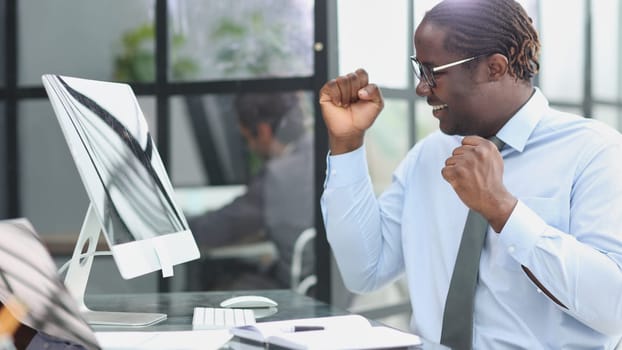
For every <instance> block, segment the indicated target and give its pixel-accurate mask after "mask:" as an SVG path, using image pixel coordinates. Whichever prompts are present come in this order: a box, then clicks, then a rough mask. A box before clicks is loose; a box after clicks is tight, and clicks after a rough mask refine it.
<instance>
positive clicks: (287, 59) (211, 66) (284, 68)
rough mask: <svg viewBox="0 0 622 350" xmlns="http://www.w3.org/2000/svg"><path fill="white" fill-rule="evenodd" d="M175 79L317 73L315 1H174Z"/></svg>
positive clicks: (172, 50) (171, 76) (171, 48)
mask: <svg viewBox="0 0 622 350" xmlns="http://www.w3.org/2000/svg"><path fill="white" fill-rule="evenodd" d="M168 5H169V6H168V8H169V15H170V16H169V18H170V22H169V63H170V65H169V79H170V80H172V81H194V80H229V79H255V78H266V77H294V76H296V77H299V76H311V75H312V74H313V32H314V27H313V21H314V12H313V11H314V1H313V0H257V1H243V0H232V1H220V0H207V1H206V0H169V1H168Z"/></svg>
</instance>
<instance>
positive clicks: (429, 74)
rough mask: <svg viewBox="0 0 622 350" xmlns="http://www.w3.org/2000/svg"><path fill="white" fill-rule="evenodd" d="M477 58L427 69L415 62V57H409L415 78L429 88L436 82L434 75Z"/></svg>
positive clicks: (434, 85)
mask: <svg viewBox="0 0 622 350" xmlns="http://www.w3.org/2000/svg"><path fill="white" fill-rule="evenodd" d="M479 57H481V55H479V56H473V57H469V58H465V59H462V60H459V61H454V62H451V63H447V64H444V65H442V66H436V67H428V66H426V65H423V64H421V62H419V60H417V57H415V56H410V62H411V63H412V65H413V70H414V71H415V76H416V77H417V79H419V80H423V81H424V82H425V83H426V84H428V86H429V87H431V88H433V87H436V80H435V79H434V73H436V72H440V71H442V70H445V69H447V68H451V67H455V66H457V65H461V64H463V63H467V62H469V61H473V60H474V59H476V58H479Z"/></svg>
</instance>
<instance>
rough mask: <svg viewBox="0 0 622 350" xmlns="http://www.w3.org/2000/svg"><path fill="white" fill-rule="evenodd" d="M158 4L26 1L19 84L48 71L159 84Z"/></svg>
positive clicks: (35, 81) (148, 0) (34, 81)
mask: <svg viewBox="0 0 622 350" xmlns="http://www.w3.org/2000/svg"><path fill="white" fill-rule="evenodd" d="M154 4H155V0H134V1H123V0H107V1H98V0H55V1H38V0H20V1H17V6H18V7H17V14H18V21H17V22H18V26H19V28H18V30H17V33H18V36H19V37H18V39H17V40H18V41H17V42H18V57H19V71H18V85H19V86H32V85H35V86H40V85H41V75H42V74H44V73H53V74H62V75H70V76H76V77H81V78H89V79H99V80H122V81H153V77H154V74H153V72H154V71H155V58H154V47H155V45H154V32H153V27H154V24H153V9H154V6H155V5H154Z"/></svg>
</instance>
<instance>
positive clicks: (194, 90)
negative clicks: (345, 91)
mask: <svg viewBox="0 0 622 350" xmlns="http://www.w3.org/2000/svg"><path fill="white" fill-rule="evenodd" d="M2 1H4V2H5V24H4V25H5V33H6V42H5V47H4V52H5V54H6V60H5V66H4V67H3V69H4V72H5V78H6V84H5V86H3V87H0V101H4V103H5V116H6V129H5V130H4V133H3V135H2V136H3V137H2V138H3V140H4V141H3V142H4V147H5V148H6V150H7V164H6V166H5V167H4V169H5V170H4V171H5V175H6V182H7V197H6V201H7V213H6V216H7V217H18V216H20V214H21V209H20V207H21V203H20V191H19V189H20V183H19V179H20V174H19V162H20V159H19V149H18V145H19V140H18V118H19V116H18V110H17V103H18V101H19V100H25V99H32V98H45V97H46V96H47V95H46V93H45V90H44V88H43V87H19V86H18V85H17V71H18V64H19V58H18V57H17V52H18V50H17V46H18V45H17V38H18V33H17V28H18V23H17V21H18V16H17V15H18V13H17V2H18V0H2ZM326 9H327V0H315V13H314V21H315V42H316V43H320V45H316V46H315V47H316V48H318V47H320V46H322V47H326V41H327V32H326V24H327V23H326V18H327V13H326ZM167 17H168V16H167V1H166V0H156V2H155V25H156V43H155V47H156V78H155V82H154V83H130V85H131V86H132V89H133V90H134V91H135V93H136V94H137V95H152V96H154V97H155V99H156V116H157V123H158V129H157V146H158V151H159V153H160V156H161V158H162V161H163V162H164V164H165V166H166V165H167V164H168V163H169V160H170V142H171V140H170V120H171V115H170V111H169V107H170V106H169V103H170V98H171V97H173V96H176V95H193V94H211V93H213V94H226V93H233V92H240V91H279V90H304V91H311V92H313V96H314V98H315V100H316V101H317V100H318V91H319V89H320V87H321V86H322V84H324V82H325V81H326V80H327V54H326V51H325V50H324V49H321V50H319V49H316V50H315V53H314V54H315V66H314V74H313V75H312V76H311V77H294V78H275V79H253V80H233V81H231V80H227V81H206V82H187V83H186V82H169V81H168V76H167V65H168V49H169V48H168V18H167ZM327 144H328V141H327V136H326V129H325V127H324V124H323V122H322V118H321V116H320V111H319V106H317V104H316V106H315V154H316V159H315V174H314V178H315V186H316V187H315V188H316V190H315V199H316V203H317V205H316V214H315V224H316V228H317V233H318V239H316V253H317V259H316V261H317V270H316V274H317V277H318V284H317V288H316V290H317V297H318V298H319V299H320V300H322V301H325V302H329V301H330V251H329V247H328V243H327V241H326V239H325V232H324V227H323V224H322V220H321V216H320V214H319V213H320V210H319V198H320V195H321V191H322V181H323V178H324V171H323V170H324V168H325V161H324V156H325V154H326V152H327V150H328V147H327ZM169 289H170V287H169V285H168V283H167V280H164V279H161V280H160V283H159V290H160V291H162V292H166V291H169Z"/></svg>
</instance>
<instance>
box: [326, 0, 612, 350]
mask: <svg viewBox="0 0 622 350" xmlns="http://www.w3.org/2000/svg"><path fill="white" fill-rule="evenodd" d="M414 46H415V51H416V57H413V58H412V60H413V66H414V67H415V70H416V73H417V75H419V76H420V81H419V82H418V85H417V89H416V91H417V94H418V95H419V96H422V97H425V98H426V100H427V102H428V104H429V105H430V106H431V107H432V114H433V116H434V117H435V118H437V119H438V121H439V127H440V131H439V132H435V133H432V134H431V135H429V136H428V137H426V138H424V139H423V140H421V141H420V142H418V143H417V144H416V145H415V147H414V148H413V149H412V150H411V151H410V152H409V153H408V155H407V156H406V158H405V159H404V160H403V161H402V163H401V164H400V165H399V166H398V168H397V170H396V171H395V173H394V180H393V183H392V184H391V186H390V187H389V188H388V189H387V190H386V191H385V192H384V193H383V194H382V195H381V196H380V197H379V198H378V199H376V198H375V196H374V195H373V191H372V187H371V184H370V180H369V176H368V175H367V164H366V160H365V150H364V147H363V139H364V134H365V131H366V130H367V129H368V128H369V127H371V125H372V124H373V122H374V120H375V119H376V117H377V116H378V114H379V113H380V111H381V110H382V107H383V98H382V95H381V92H380V90H379V89H378V88H377V86H376V85H374V84H371V83H369V81H368V76H367V73H366V72H365V71H364V70H357V71H356V72H355V73H350V74H348V75H345V76H340V77H338V78H336V79H335V80H331V81H329V82H328V83H326V84H325V85H324V86H323V87H322V89H321V91H320V104H321V108H322V113H323V116H324V120H325V122H326V125H327V128H328V133H329V140H330V157H329V159H328V165H327V167H328V169H327V179H326V185H325V191H324V194H323V197H322V210H323V218H324V222H325V225H326V230H327V234H328V240H329V242H330V244H331V247H332V249H333V251H334V254H335V256H336V260H337V263H338V266H339V268H340V271H341V273H342V275H343V278H344V280H345V283H346V285H347V286H348V288H350V289H351V290H354V291H357V292H367V291H371V290H374V289H377V288H379V287H381V286H383V285H385V284H387V283H389V282H391V281H393V280H395V279H396V278H398V277H399V276H401V275H402V274H405V275H406V277H407V280H408V285H409V291H410V297H411V304H412V309H413V313H412V318H411V328H412V331H413V332H415V333H417V334H419V335H421V336H423V337H424V338H426V339H428V340H430V341H433V342H441V343H443V344H446V345H450V346H451V347H452V348H456V349H469V348H471V347H472V348H475V349H505V348H522V349H570V348H572V349H588V348H589V349H612V348H614V347H615V344H616V343H618V342H619V340H620V338H621V334H622V299H621V298H620V296H619V295H620V290H622V270H621V269H622V215H621V214H622V213H621V212H620V209H621V208H622V182H621V181H620V174H621V173H622V163H621V162H620V159H622V137H621V136H620V134H619V133H618V132H616V131H614V130H612V129H610V128H608V127H606V126H605V125H603V124H601V123H599V122H597V121H594V120H590V119H585V118H581V117H578V116H574V115H570V114H567V113H562V112H559V111H556V110H553V109H551V108H550V107H549V106H548V101H547V99H546V98H545V97H544V96H543V95H542V93H541V92H540V90H538V89H537V88H535V87H534V86H533V85H532V82H531V80H532V77H533V76H534V75H535V74H536V73H537V71H538V68H539V64H538V52H539V49H540V43H539V39H538V35H537V33H536V31H535V29H534V27H533V25H532V22H531V19H530V18H529V17H528V16H527V14H526V13H525V11H524V9H523V8H522V7H521V6H520V5H519V4H517V3H516V2H515V1H513V0H472V1H459V0H446V1H443V2H441V3H439V4H438V5H437V6H435V7H434V8H432V9H431V10H430V11H429V12H427V13H426V15H425V17H424V18H423V20H422V22H421V24H420V25H419V26H418V28H417V30H416V32H415V35H414ZM493 137H496V138H498V139H500V140H501V141H503V143H504V144H505V146H502V144H500V146H502V148H501V151H499V150H498V149H497V147H496V146H495V144H494V143H493V142H492V141H491V140H488V139H492V138H493ZM469 210H471V211H472V212H474V213H475V214H477V213H479V215H480V217H483V219H485V220H486V221H487V223H488V224H489V227H488V228H487V229H486V228H484V229H483V233H484V234H485V237H484V236H483V238H482V239H483V240H484V241H483V242H481V244H480V246H479V248H480V249H481V256H479V257H477V260H475V265H476V266H475V276H474V281H476V282H474V283H476V284H474V287H473V290H474V300H473V298H471V299H472V300H471V301H469V302H470V303H474V306H473V309H472V312H469V311H468V308H467V309H465V310H467V311H463V312H462V313H458V314H457V316H455V317H447V315H446V314H445V313H446V311H447V310H448V309H450V308H449V304H450V302H449V301H450V298H449V297H448V295H450V285H451V284H452V283H453V279H454V277H460V276H461V274H460V273H456V275H457V276H453V275H454V269H456V271H460V269H461V268H462V267H463V266H462V265H463V263H462V260H460V261H458V260H457V259H458V256H459V255H460V253H461V249H462V248H461V241H463V240H464V241H468V240H469V239H470V238H471V235H470V234H467V233H466V232H465V237H463V228H464V226H465V221H466V220H467V214H468V212H469ZM475 214H474V215H475ZM469 216H470V215H469ZM484 225H485V224H484ZM484 227H485V226H484ZM465 230H466V229H465ZM461 293H468V289H465V290H462V291H458V292H457V294H458V295H459V294H461ZM452 295H453V294H452ZM452 300H453V299H452ZM458 304H459V306H466V304H467V302H466V301H464V302H462V303H458ZM454 315H455V314H454ZM459 318H464V319H466V320H467V321H468V322H471V324H470V325H468V326H462V329H461V331H462V332H463V333H465V334H466V338H462V339H466V340H462V341H459V342H455V341H453V340H449V341H448V340H447V339H446V338H445V335H446V326H448V325H450V324H451V323H452V322H454V321H456V319H459ZM458 328H460V327H458ZM447 332H449V331H447ZM471 337H472V338H471Z"/></svg>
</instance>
